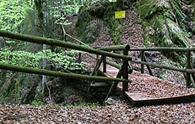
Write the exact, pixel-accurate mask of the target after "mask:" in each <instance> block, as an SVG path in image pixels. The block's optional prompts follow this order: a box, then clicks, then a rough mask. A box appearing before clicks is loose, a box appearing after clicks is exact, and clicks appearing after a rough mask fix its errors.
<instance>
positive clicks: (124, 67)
mask: <svg viewBox="0 0 195 124" xmlns="http://www.w3.org/2000/svg"><path fill="white" fill-rule="evenodd" d="M0 36H2V37H6V38H11V39H15V40H19V41H25V42H32V43H37V44H46V45H51V46H59V47H63V48H69V49H74V50H79V51H84V52H87V53H90V54H95V55H101V56H102V57H101V58H102V60H103V63H104V72H105V71H106V57H112V58H117V59H122V60H123V65H122V68H121V69H120V71H119V74H118V76H117V77H116V78H113V77H104V76H97V75H90V76H89V75H81V74H75V73H64V72H57V71H51V70H45V69H34V68H27V67H18V66H14V65H8V64H2V63H0V69H5V70H11V71H18V72H25V73H33V74H40V75H48V76H55V77H65V78H66V77H67V78H77V79H82V80H92V81H104V82H107V81H113V82H123V91H126V90H127V89H128V82H130V80H128V74H125V71H126V70H128V66H127V65H128V61H130V60H131V57H129V56H128V50H129V46H128V45H127V46H126V48H127V49H126V50H125V52H124V55H120V54H116V53H111V52H108V51H104V50H100V49H94V48H91V47H89V46H84V45H81V43H80V44H75V43H70V42H64V41H60V40H55V39H48V38H43V37H37V36H30V35H22V34H15V33H11V32H6V31H0ZM102 60H100V61H99V62H97V65H96V66H97V67H96V68H95V69H94V73H96V72H95V71H97V69H98V68H99V67H98V66H100V64H101V61H102ZM123 70H124V71H123ZM121 76H122V77H123V78H121Z"/></svg>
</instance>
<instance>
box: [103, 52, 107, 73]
mask: <svg viewBox="0 0 195 124" xmlns="http://www.w3.org/2000/svg"><path fill="white" fill-rule="evenodd" d="M102 59H103V72H104V73H106V56H104V55H103V56H102Z"/></svg>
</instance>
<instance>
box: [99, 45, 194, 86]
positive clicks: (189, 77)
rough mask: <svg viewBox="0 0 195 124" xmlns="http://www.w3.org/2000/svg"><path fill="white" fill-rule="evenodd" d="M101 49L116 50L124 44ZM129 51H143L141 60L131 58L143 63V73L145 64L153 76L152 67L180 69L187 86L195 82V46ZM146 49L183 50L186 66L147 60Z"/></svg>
mask: <svg viewBox="0 0 195 124" xmlns="http://www.w3.org/2000/svg"><path fill="white" fill-rule="evenodd" d="M100 49H101V50H106V51H111V50H112V49H114V50H124V49H125V46H124V45H119V46H111V47H104V48H100ZM129 51H138V52H140V53H141V61H137V60H131V62H132V63H136V64H141V73H144V68H145V66H146V67H147V69H148V72H149V74H150V75H152V76H153V72H152V69H151V68H150V67H155V68H161V69H167V70H172V71H178V72H182V73H184V76H185V78H186V86H187V87H191V86H192V83H195V69H194V68H193V67H192V59H191V53H192V52H195V48H194V47H193V48H181V47H152V48H130V50H129ZM145 51H158V52H164V53H169V52H183V53H185V55H186V58H187V61H186V68H177V67H170V66H166V65H159V64H155V63H151V62H147V60H146V56H145Z"/></svg>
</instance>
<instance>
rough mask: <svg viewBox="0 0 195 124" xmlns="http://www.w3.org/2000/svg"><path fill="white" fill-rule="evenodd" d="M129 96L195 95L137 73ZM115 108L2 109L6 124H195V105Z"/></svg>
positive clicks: (118, 101) (125, 105)
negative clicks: (140, 94) (131, 94)
mask: <svg viewBox="0 0 195 124" xmlns="http://www.w3.org/2000/svg"><path fill="white" fill-rule="evenodd" d="M130 78H131V80H133V83H131V84H130V85H129V92H142V93H147V94H149V95H152V96H155V97H163V96H178V95H184V94H191V93H195V90H194V89H187V88H185V87H184V86H182V85H180V84H177V85H176V84H173V83H171V82H168V81H163V80H160V79H158V78H156V77H152V76H149V75H147V74H140V73H138V72H134V73H133V74H131V75H130ZM113 100H114V102H113V103H112V105H106V106H98V105H97V106H93V107H87V106H86V107H84V106H83V107H78V106H77V107H76V106H75V107H63V106H61V107H60V106H57V107H56V106H55V105H47V106H44V107H43V106H42V107H33V106H30V105H0V123H2V124H16V123H20V124H26V123H28V124H29V123H30V124H31V123H32V124H36V123H42V124H52V123H53V124H54V123H55V124H61V123H63V124H67V123H68V124H88V123H90V124H133V123H135V124H156V123H174V124H192V123H195V118H194V116H195V103H189V104H175V105H159V106H145V107H139V108H138V107H132V106H130V105H128V103H127V102H126V101H124V100H123V99H113Z"/></svg>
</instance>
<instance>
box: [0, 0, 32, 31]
mask: <svg viewBox="0 0 195 124" xmlns="http://www.w3.org/2000/svg"><path fill="white" fill-rule="evenodd" d="M30 7H31V3H30V0H26V1H23V0H1V2H0V15H1V16H0V29H1V30H9V31H17V30H19V26H20V25H21V23H22V21H23V20H24V18H25V10H26V9H28V8H30Z"/></svg>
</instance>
